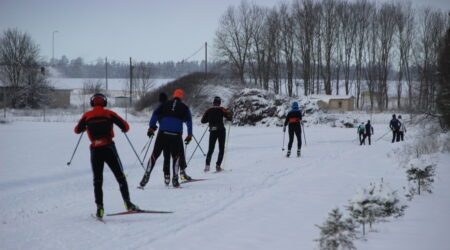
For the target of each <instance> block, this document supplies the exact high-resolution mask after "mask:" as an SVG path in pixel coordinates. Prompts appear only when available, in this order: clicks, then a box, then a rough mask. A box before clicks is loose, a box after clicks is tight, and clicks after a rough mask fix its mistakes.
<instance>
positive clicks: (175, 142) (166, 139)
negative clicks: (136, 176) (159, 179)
mask: <svg viewBox="0 0 450 250" xmlns="http://www.w3.org/2000/svg"><path fill="white" fill-rule="evenodd" d="M161 152H164V167H163V169H164V174H170V157H172V159H173V163H172V168H173V175H174V176H176V175H178V171H179V168H180V166H181V169H185V168H186V160H185V157H184V148H183V139H182V137H181V134H179V133H174V132H168V131H160V132H159V133H158V136H157V137H156V141H155V147H154V148H153V153H152V155H151V157H150V160H149V161H148V164H147V169H146V173H148V174H149V175H150V174H151V172H152V171H153V168H154V167H155V164H156V160H157V159H158V157H159V156H160V155H161Z"/></svg>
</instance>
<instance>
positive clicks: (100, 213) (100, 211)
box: [95, 205, 105, 219]
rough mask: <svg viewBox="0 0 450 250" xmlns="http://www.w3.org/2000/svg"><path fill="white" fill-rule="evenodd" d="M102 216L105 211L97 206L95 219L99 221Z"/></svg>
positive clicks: (101, 206)
mask: <svg viewBox="0 0 450 250" xmlns="http://www.w3.org/2000/svg"><path fill="white" fill-rule="evenodd" d="M104 214H105V209H103V205H97V213H96V214H95V217H97V218H99V219H101V218H103V215H104Z"/></svg>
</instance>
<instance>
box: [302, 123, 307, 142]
mask: <svg viewBox="0 0 450 250" xmlns="http://www.w3.org/2000/svg"><path fill="white" fill-rule="evenodd" d="M302 128H303V129H302V130H303V139H305V147H306V146H308V143H306V133H305V125H302Z"/></svg>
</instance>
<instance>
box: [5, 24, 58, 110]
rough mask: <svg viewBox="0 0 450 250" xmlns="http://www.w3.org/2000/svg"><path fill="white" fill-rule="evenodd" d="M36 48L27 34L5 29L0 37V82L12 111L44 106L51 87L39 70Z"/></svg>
mask: <svg viewBox="0 0 450 250" xmlns="http://www.w3.org/2000/svg"><path fill="white" fill-rule="evenodd" d="M38 61H39V47H38V46H37V45H36V44H35V43H34V42H33V40H32V39H31V37H30V36H29V35H28V34H27V33H22V32H20V31H19V30H18V29H8V30H6V31H5V32H4V33H3V34H2V36H1V37H0V80H1V81H2V82H3V83H4V84H5V85H6V86H7V87H8V95H9V99H10V101H11V106H12V107H13V108H19V107H31V108H38V107H39V106H40V105H42V104H48V103H49V102H50V100H49V93H50V90H51V87H50V86H49V83H48V81H47V78H46V76H45V75H44V74H43V72H42V70H41V66H40V65H39V63H38Z"/></svg>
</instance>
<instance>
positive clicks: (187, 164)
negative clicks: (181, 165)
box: [187, 127, 208, 165]
mask: <svg viewBox="0 0 450 250" xmlns="http://www.w3.org/2000/svg"><path fill="white" fill-rule="evenodd" d="M206 131H208V127H206V129H205V132H203V135H202V137H201V138H200V142H202V140H203V137H204V136H205V134H206ZM199 145H200V143H199V144H197V146H196V147H195V149H194V151H193V152H192V154H191V157H190V158H189V161H188V162H187V165H189V162H191V160H192V157H193V156H194V154H195V151H197V148H198V147H199Z"/></svg>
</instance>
